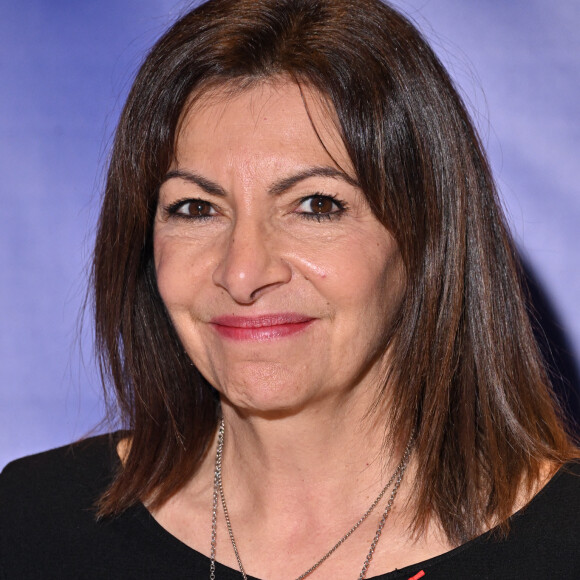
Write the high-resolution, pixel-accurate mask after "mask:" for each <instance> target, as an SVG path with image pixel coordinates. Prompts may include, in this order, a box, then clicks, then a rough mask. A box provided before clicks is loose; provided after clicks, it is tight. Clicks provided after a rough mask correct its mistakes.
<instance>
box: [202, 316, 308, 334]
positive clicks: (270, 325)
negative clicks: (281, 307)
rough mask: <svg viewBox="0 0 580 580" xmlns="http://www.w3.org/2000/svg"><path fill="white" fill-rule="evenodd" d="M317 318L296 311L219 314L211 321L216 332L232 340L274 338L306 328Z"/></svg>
mask: <svg viewBox="0 0 580 580" xmlns="http://www.w3.org/2000/svg"><path fill="white" fill-rule="evenodd" d="M314 320H315V318H312V317H310V316H305V315H303V314H295V313H291V312H289V313H281V314H267V315H262V316H256V317H246V316H218V317H216V318H213V319H212V320H211V321H210V324H211V325H212V327H213V328H214V329H215V330H216V332H217V333H218V334H219V335H220V336H223V337H224V338H229V339H232V340H257V341H265V340H274V339H277V338H284V337H286V336H291V335H293V334H296V333H298V332H302V331H303V330H305V329H306V328H307V327H308V326H310V324H311V323H312V322H314Z"/></svg>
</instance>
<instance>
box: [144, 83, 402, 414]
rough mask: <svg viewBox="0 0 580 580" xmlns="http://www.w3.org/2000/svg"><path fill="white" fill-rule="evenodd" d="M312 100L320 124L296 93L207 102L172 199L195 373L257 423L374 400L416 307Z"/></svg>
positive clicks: (172, 275) (177, 299)
mask: <svg viewBox="0 0 580 580" xmlns="http://www.w3.org/2000/svg"><path fill="white" fill-rule="evenodd" d="M304 94H305V100H306V103H307V105H308V109H309V112H310V115H311V117H312V121H311V120H310V119H309V117H308V114H307V112H306V109H305V105H304V101H303V98H302V96H301V94H300V91H299V89H298V87H297V86H296V85H295V84H293V83H291V82H283V81H278V82H276V83H263V84H260V85H258V86H254V87H253V88H251V89H247V90H245V91H243V92H239V93H236V94H234V95H233V96H232V94H227V93H226V92H225V91H224V92H220V91H213V92H211V93H207V94H205V95H204V96H203V97H202V98H201V99H199V100H197V101H196V102H195V104H194V105H193V107H192V108H191V109H190V110H189V112H188V113H187V114H186V115H185V117H184V119H183V123H182V128H181V131H180V133H179V136H178V140H177V147H176V159H175V162H174V163H173V165H172V166H171V168H170V170H169V172H168V174H167V176H166V179H165V181H164V182H163V184H162V186H161V188H160V194H159V205H158V209H157V215H156V219H155V232H154V250H155V267H156V271H157V281H158V285H159V291H160V293H161V296H162V298H163V301H164V303H165V305H166V307H167V309H168V311H169V314H170V316H171V319H172V321H173V323H174V325H175V328H176V329H177V332H178V334H179V336H180V338H181V341H182V343H183V345H184V347H185V349H186V350H187V352H188V353H189V355H190V357H191V359H192V360H193V362H194V363H195V365H196V366H197V367H198V369H199V370H200V371H201V372H202V374H203V375H204V376H205V377H206V378H207V380H208V381H209V382H210V383H211V384H212V385H214V386H215V387H216V389H217V390H218V391H219V392H220V393H221V394H222V397H225V398H226V399H227V400H228V401H229V402H230V403H231V404H233V405H234V406H236V407H237V408H239V409H240V410H245V411H246V412H260V413H264V412H265V413H268V412H296V411H298V410H300V409H303V408H305V407H307V406H309V405H310V406H312V407H313V408H314V407H316V406H317V405H320V404H327V403H330V402H334V403H335V404H343V403H344V402H345V401H346V400H347V399H348V398H350V397H359V398H360V397H362V398H364V399H368V400H369V401H371V400H372V398H373V397H374V396H375V394H376V386H377V384H380V383H381V377H383V376H384V370H385V364H387V365H388V360H387V357H388V354H386V352H385V351H386V340H385V336H386V333H387V331H388V330H389V325H390V323H391V321H392V319H393V316H394V314H395V312H396V310H397V308H398V306H399V304H400V302H401V299H402V294H403V288H404V275H403V266H402V262H401V256H400V253H399V250H398V247H397V244H396V243H395V240H394V239H393V237H392V236H391V234H390V233H389V232H388V231H387V230H386V229H385V228H384V226H383V225H381V223H380V222H379V221H378V220H377V219H376V217H375V216H374V215H373V213H372V212H371V210H370V208H369V206H368V204H367V202H366V199H365V196H364V195H363V193H362V192H361V190H360V189H359V187H358V186H357V183H356V180H355V177H354V172H353V170H352V165H351V162H350V160H349V158H348V156H347V154H346V151H345V148H344V145H343V144H342V142H341V140H340V139H339V137H338V134H337V132H336V129H335V128H334V125H333V123H332V119H331V115H330V113H329V112H328V111H327V110H326V108H325V107H324V105H323V104H322V102H321V99H319V98H316V97H317V95H316V94H315V93H313V92H311V91H308V90H305V92H304ZM313 123H314V126H315V127H316V129H317V131H318V133H319V135H320V138H319V137H318V136H317V134H316V132H315V130H314V129H313ZM321 141H322V143H324V146H323V145H322V144H321ZM325 148H326V149H325Z"/></svg>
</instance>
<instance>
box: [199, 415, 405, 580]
mask: <svg viewBox="0 0 580 580" xmlns="http://www.w3.org/2000/svg"><path fill="white" fill-rule="evenodd" d="M224 435H225V425H224V420H223V419H222V420H221V423H220V427H219V433H218V444H217V450H216V457H215V472H214V479H213V507H212V518H211V552H210V568H209V570H210V571H209V577H210V580H215V555H216V543H217V511H218V499H219V500H221V504H222V508H223V510H224V516H225V520H226V526H227V529H228V534H229V536H230V540H231V542H232V547H233V549H234V554H235V555H236V560H237V561H238V567H239V569H240V572H241V573H242V576H243V578H244V580H248V576H247V574H246V572H245V570H244V566H243V564H242V559H241V558H240V554H239V552H238V546H237V544H236V540H235V538H234V532H233V530H232V524H231V521H230V515H229V512H228V507H227V505H226V498H225V495H224V488H223V484H222V455H223V448H224ZM412 447H413V437H411V438H410V439H409V442H408V443H407V447H406V448H405V451H404V452H403V457H402V458H401V462H400V463H399V465H397V468H396V469H395V472H394V473H393V475H392V476H391V479H389V481H388V482H387V485H385V487H383V489H382V490H381V493H379V495H378V496H377V498H376V499H375V501H374V502H373V503H372V504H371V506H370V507H369V509H368V510H367V511H366V512H365V513H364V514H363V515H362V517H361V518H360V519H359V520H358V522H356V524H354V526H353V527H352V528H350V530H349V531H348V532H346V534H344V536H342V538H340V540H338V542H336V544H334V546H333V547H332V548H331V549H330V550H329V551H328V552H326V554H324V556H322V558H320V560H318V561H317V562H316V563H315V564H314V565H313V566H311V567H310V568H308V570H306V572H304V573H303V574H301V575H300V576H298V578H296V580H303V579H304V578H306V577H307V576H309V575H310V574H312V572H314V570H316V569H317V568H318V567H319V566H320V565H321V564H322V563H324V562H325V561H326V560H327V559H328V558H329V557H330V556H331V555H332V554H333V553H334V552H335V551H336V550H337V549H338V548H339V547H340V546H341V545H342V544H343V543H344V542H345V541H346V540H348V538H349V537H350V536H351V535H352V533H353V532H354V531H355V530H356V529H357V528H358V527H359V526H360V525H361V524H362V523H363V522H364V521H365V520H366V519H367V518H368V517H369V516H370V514H371V513H372V512H373V510H374V509H375V507H376V506H377V504H378V503H379V502H380V501H381V499H382V498H383V496H384V495H385V493H386V492H387V490H388V489H389V487H391V485H392V484H393V482H394V485H393V489H392V490H391V495H390V497H389V501H388V502H387V505H386V507H385V510H384V512H383V515H382V517H381V520H380V522H379V527H378V528H377V531H376V532H375V536H374V538H373V541H372V543H371V546H370V548H369V551H368V554H367V557H366V558H365V561H364V564H363V567H362V570H361V572H360V575H359V577H358V580H364V579H365V578H366V574H367V571H368V568H369V566H370V564H371V560H372V558H373V554H374V553H375V549H376V547H377V544H378V543H379V538H380V537H381V533H382V531H383V528H384V526H385V523H386V521H387V518H388V517H389V513H390V511H391V508H392V507H393V503H394V501H395V496H396V495H397V491H398V490H399V486H400V485H401V481H402V480H403V475H404V473H405V469H406V468H407V464H408V462H409V457H410V455H411V450H412Z"/></svg>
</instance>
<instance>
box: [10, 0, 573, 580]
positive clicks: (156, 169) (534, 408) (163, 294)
mask: <svg viewBox="0 0 580 580" xmlns="http://www.w3.org/2000/svg"><path fill="white" fill-rule="evenodd" d="M93 282H94V298H95V321H96V337H97V347H98V349H99V353H100V357H101V358H100V361H101V369H102V372H103V376H104V377H105V380H106V382H109V383H110V384H112V385H113V388H114V390H115V396H116V400H117V402H118V407H119V409H120V412H121V416H122V418H123V421H124V423H125V426H126V427H127V429H128V430H127V431H124V432H118V433H116V434H113V435H112V436H111V437H109V438H103V437H101V438H94V439H89V440H86V441H83V442H81V443H78V444H76V445H73V446H72V447H69V448H67V449H63V450H55V451H52V452H48V453H45V454H41V455H39V456H36V457H33V458H29V459H25V460H20V461H19V462H15V463H14V464H11V465H10V466H8V467H7V468H6V469H5V471H4V473H3V475H2V480H1V489H2V492H1V493H2V495H1V497H0V501H1V502H2V514H1V517H2V520H1V521H2V523H1V524H0V533H1V534H2V535H1V543H0V562H2V564H0V566H1V567H0V569H1V570H2V571H3V574H4V577H5V578H16V577H18V578H26V577H30V578H32V577H55V578H78V577H83V578H103V577H106V578H182V577H183V578H192V577H193V578H208V577H209V578H218V579H221V578H238V577H240V574H241V575H242V576H243V577H249V576H254V577H258V578H274V579H275V578H304V577H312V578H355V577H359V578H369V577H379V578H384V579H385V580H386V579H398V578H404V579H409V578H420V577H423V576H424V577H426V578H428V579H429V580H430V579H436V578H450V577H453V578H512V577H513V578H516V577H518V578H519V577H527V578H547V577H556V576H561V577H564V576H565V575H566V574H572V573H573V572H574V571H575V570H576V569H577V568H578V566H579V565H580V558H579V556H578V552H579V550H578V549H577V541H576V539H575V538H577V537H578V533H579V531H580V524H579V523H578V522H577V521H576V517H575V510H577V509H578V507H580V499H579V493H578V492H579V490H580V483H579V480H578V477H577V475H578V474H580V469H579V468H578V466H577V465H576V464H575V463H574V462H573V461H572V460H573V458H574V457H576V456H577V455H578V453H577V449H576V448H575V447H574V446H573V444H572V443H571V442H570V440H569V438H568V436H567V435H566V432H565V430H564V428H563V426H562V423H561V421H560V419H559V416H558V412H557V410H556V408H555V406H554V404H553V401H552V396H551V393H550V389H549V386H548V380H547V377H546V373H545V370H544V368H543V366H542V363H541V360H540V357H539V355H538V351H537V348H536V345H535V343H534V339H533V336H532V332H531V329H530V324H529V320H528V316H527V313H526V306H525V300H524V297H523V295H522V292H521V290H520V288H519V273H518V265H517V260H516V258H515V254H514V249H513V244H512V241H511V239H510V236H509V233H508V231H507V228H506V226H505V223H504V220H503V216H502V214H501V212H500V210H499V206H498V202H497V199H496V194H495V189H494V185H493V181H492V178H491V176H490V172H489V168H488V165H487V162H486V159H485V155H484V153H483V151H482V149H481V146H480V143H479V140H478V138H477V135H476V134H475V132H474V129H473V127H472V125H471V122H470V120H469V118H468V115H467V113H466V111H465V109H464V106H463V104H462V102H461V100H460V98H459V97H458V95H457V93H456V91H455V90H454V88H453V86H452V83H451V81H450V80H449V77H448V75H447V73H446V72H445V71H444V69H443V68H442V66H441V64H440V63H439V61H438V60H437V58H436V57H435V56H434V54H433V52H432V51H431V50H430V49H429V47H428V46H427V45H426V44H425V42H424V41H423V40H422V38H421V37H420V35H419V34H418V32H417V31H416V30H415V29H414V28H413V27H412V26H411V24H410V23H409V22H408V21H406V20H405V19H404V18H403V17H402V16H400V15H399V14H397V13H396V12H395V11H394V10H393V9H391V8H390V7H388V6H387V5H384V4H382V3H380V2H379V1H378V0H362V1H358V2H356V3H353V2H350V1H349V0H257V1H256V0H210V1H209V2H207V3H205V4H203V5H202V6H201V7H199V8H197V9H195V10H193V11H192V12H190V13H189V14H187V15H186V16H184V17H183V18H182V19H181V20H180V21H178V22H177V23H176V24H175V25H174V26H173V27H172V28H171V29H170V30H169V31H168V32H167V33H166V35H165V36H164V37H163V38H162V39H161V40H160V41H159V42H158V43H157V44H156V46H155V47H154V48H153V50H152V51H151V53H150V54H149V56H148V58H147V59H146V61H145V63H144V64H143V66H142V68H141V70H140V72H139V74H138V76H137V79H136V81H135V83H134V86H133V89H132V91H131V93H130V95H129V98H128V101H127V104H126V106H125V109H124V112H123V115H122V118H121V120H120V123H119V127H118V130H117V134H116V139H115V144H114V148H113V152H112V155H111V162H110V167H109V173H108V181H107V187H106V191H105V197H104V201H103V208H102V212H101V219H100V225H99V232H98V236H97V243H96V249H95V258H94V268H93ZM516 512H517V514H516ZM576 513H577V512H576ZM514 514H516V515H514ZM512 516H513V517H512ZM47 530H51V531H52V530H54V531H56V532H57V533H56V534H54V535H53V534H47Z"/></svg>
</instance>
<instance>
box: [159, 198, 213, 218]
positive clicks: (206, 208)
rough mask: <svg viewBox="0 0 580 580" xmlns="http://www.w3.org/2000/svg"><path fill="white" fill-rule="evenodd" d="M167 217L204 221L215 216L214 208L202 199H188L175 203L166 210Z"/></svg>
mask: <svg viewBox="0 0 580 580" xmlns="http://www.w3.org/2000/svg"><path fill="white" fill-rule="evenodd" d="M167 213H168V214H169V215H175V216H179V217H184V218H191V219H205V218H210V217H213V216H214V215H217V211H216V209H215V207H214V206H213V205H212V204H211V203H210V202H209V201H205V200H203V199H188V200H185V201H177V202H176V203H174V204H172V205H171V206H170V207H169V208H167Z"/></svg>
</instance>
